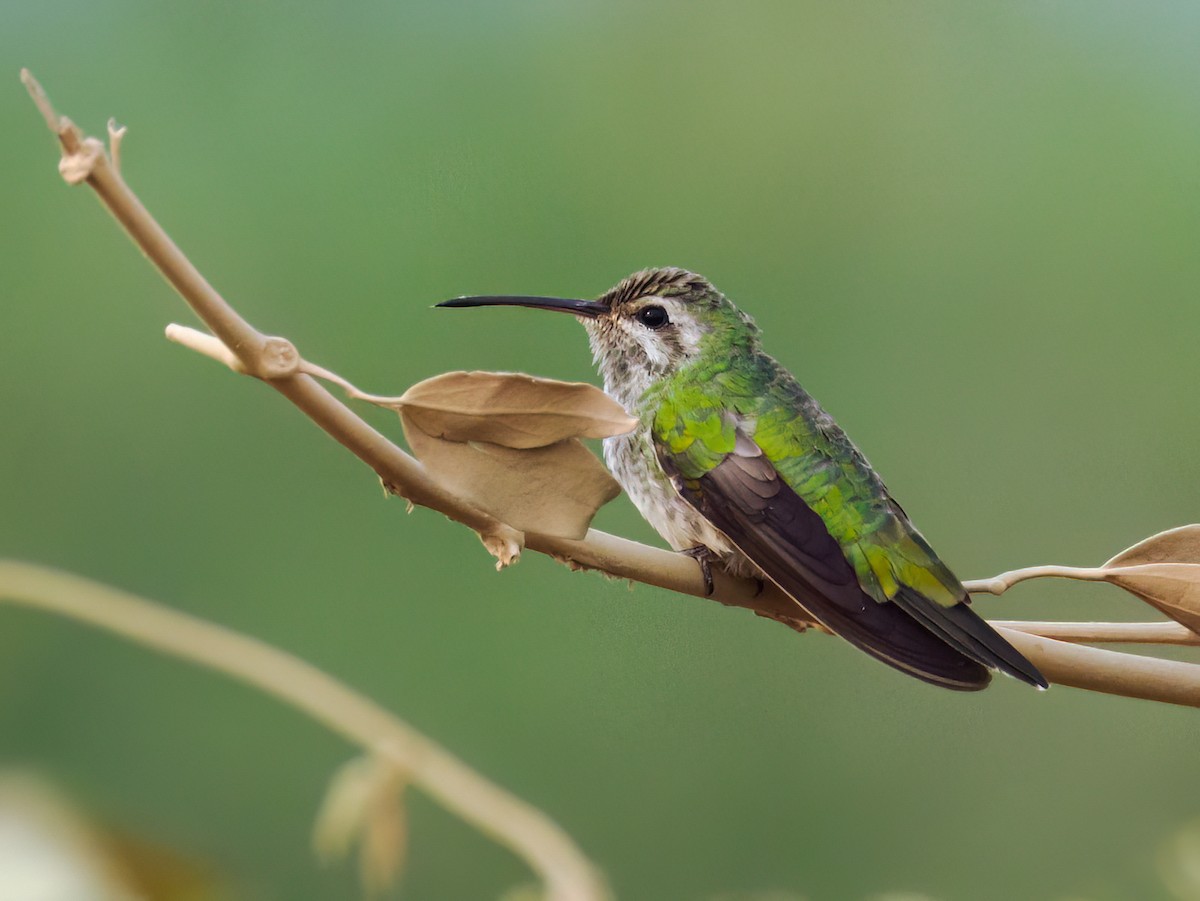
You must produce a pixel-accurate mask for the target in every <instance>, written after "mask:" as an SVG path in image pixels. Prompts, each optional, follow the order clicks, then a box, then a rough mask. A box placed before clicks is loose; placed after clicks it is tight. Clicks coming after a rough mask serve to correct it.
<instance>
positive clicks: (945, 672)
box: [438, 268, 1047, 691]
mask: <svg viewBox="0 0 1200 901" xmlns="http://www.w3.org/2000/svg"><path fill="white" fill-rule="evenodd" d="M438 306H441V307H482V306H519V307H532V308H534V309H539V310H556V311H559V312H564V313H570V314H572V315H574V316H575V317H577V319H578V320H579V321H580V322H581V323H582V324H583V327H584V329H585V330H586V331H587V336H588V342H589V344H590V345H591V349H592V355H593V357H594V358H595V362H596V365H597V367H598V368H599V371H600V374H601V376H602V378H603V380H604V390H605V392H607V393H608V394H609V395H611V396H612V397H613V398H615V399H616V400H617V401H618V402H620V403H621V405H622V406H624V407H625V408H626V409H627V410H628V411H630V412H631V413H632V414H633V415H634V416H635V417H636V418H637V420H638V425H637V427H636V429H634V431H632V432H631V433H629V434H626V435H621V436H618V437H615V438H608V439H606V440H605V441H604V459H605V462H606V463H607V465H608V467H609V469H610V470H611V471H612V473H613V475H614V477H615V478H616V480H617V481H618V482H619V483H620V485H621V487H622V488H623V489H624V490H625V492H626V493H627V494H628V495H629V497H630V499H631V500H632V501H633V503H634V505H635V506H636V507H637V509H638V511H639V512H640V513H641V514H642V516H643V517H645V519H646V520H647V521H648V522H649V523H650V524H651V525H652V526H653V527H654V528H655V530H656V531H657V532H658V533H659V534H660V535H661V536H662V537H663V538H664V539H665V540H666V541H667V543H668V544H670V545H671V547H672V548H674V549H675V550H677V551H681V552H684V553H687V554H690V555H692V556H694V557H695V558H696V559H697V560H698V561H699V563H700V566H701V569H702V572H703V575H704V577H705V584H706V586H707V587H708V590H709V593H710V594H711V593H712V577H711V569H710V566H711V564H713V563H715V564H717V565H718V566H720V567H722V568H724V569H725V570H726V571H728V572H729V573H731V574H733V575H738V576H747V577H753V578H757V579H759V580H765V581H769V582H771V583H774V584H775V585H776V586H778V587H779V588H780V589H781V590H782V591H783V592H784V593H785V594H787V595H788V596H790V597H791V598H792V599H793V600H794V601H796V603H797V604H798V605H800V606H801V607H803V608H804V610H805V611H807V612H808V613H809V614H810V615H811V616H812V617H813V618H814V619H815V620H817V621H818V622H819V623H820V624H821V625H822V626H824V627H825V628H827V629H828V630H829V631H830V632H833V633H834V634H836V635H839V636H841V637H842V638H844V639H846V640H847V641H849V642H850V643H851V644H853V645H855V646H856V647H858V648H860V649H861V650H863V651H865V652H866V653H868V654H870V655H871V656H872V657H875V658H877V659H878V660H881V661H882V662H884V663H886V664H888V665H889V666H892V667H894V668H895V669H897V670H900V671H902V672H904V673H907V674H908V675H910V676H914V677H916V678H918V679H921V680H924V681H926V682H929V683H932V684H934V685H939V686H942V687H945V688H950V689H956V690H960V691H975V690H979V689H982V688H985V687H986V686H987V685H988V683H989V681H990V679H991V671H993V670H997V671H999V672H1003V673H1007V674H1008V675H1010V676H1014V677H1015V678H1017V679H1019V680H1021V681H1023V682H1027V683H1029V684H1030V685H1034V686H1037V687H1039V688H1046V687H1047V683H1046V680H1045V678H1044V677H1043V676H1042V674H1041V673H1040V672H1038V670H1037V668H1036V667H1035V666H1034V665H1033V664H1032V663H1030V662H1029V661H1028V660H1027V659H1025V657H1024V656H1022V655H1021V654H1020V653H1019V652H1018V651H1017V650H1016V649H1015V648H1014V647H1013V646H1012V645H1010V644H1009V643H1008V642H1007V641H1005V640H1004V638H1002V637H1001V636H1000V635H999V634H998V633H997V632H996V631H995V630H994V629H992V628H991V626H989V625H988V624H987V622H985V621H984V620H983V619H982V618H981V617H980V616H979V615H978V614H976V613H975V611H974V610H973V609H972V608H971V606H970V599H969V597H968V595H967V591H966V589H965V588H963V585H962V583H961V582H960V581H959V580H958V578H957V577H956V576H955V575H954V573H953V572H951V570H950V569H949V567H947V566H946V564H945V563H943V562H942V560H941V559H940V558H939V557H938V555H937V554H936V553H935V552H934V550H933V548H932V547H930V545H929V543H928V542H927V541H926V540H925V538H924V537H923V536H922V535H921V533H920V532H919V531H917V528H916V526H914V525H913V523H912V520H910V519H909V517H908V514H906V513H905V512H904V509H903V508H902V507H901V506H900V504H898V503H897V502H896V500H895V499H894V498H893V497H892V496H891V494H890V493H889V492H888V490H887V488H886V487H885V486H884V484H883V481H882V480H881V479H880V477H879V476H878V475H877V474H876V473H875V470H874V469H872V468H871V465H870V464H869V463H868V462H867V459H866V457H864V456H863V454H862V453H861V452H860V451H859V449H858V448H857V447H856V446H855V445H854V444H853V442H851V440H850V439H849V438H848V437H847V435H846V433H845V432H844V431H842V429H841V428H840V427H839V426H838V425H837V423H836V422H834V420H833V417H832V416H830V415H829V414H828V413H826V412H825V411H824V410H823V409H822V408H821V406H820V404H818V403H817V401H816V400H815V399H814V398H813V397H812V396H811V395H810V394H808V392H806V391H805V390H804V389H803V388H802V387H801V386H800V383H799V382H798V381H797V380H796V379H795V377H794V376H793V375H792V374H791V373H790V372H788V370H787V369H785V368H784V367H783V366H782V365H780V364H779V363H778V362H776V360H775V359H774V358H772V357H770V356H768V355H767V354H766V353H765V352H764V351H763V350H762V347H761V342H760V333H759V329H758V327H757V326H756V325H755V324H754V321H753V320H752V319H751V318H750V317H749V316H748V315H746V314H745V313H743V312H741V311H740V310H739V309H738V308H737V307H735V306H734V305H733V303H732V302H731V301H730V300H729V299H728V298H727V297H726V296H725V295H724V294H722V293H721V292H720V291H718V290H717V289H716V288H714V287H713V286H712V284H710V283H709V282H708V280H707V279H705V278H703V277H702V276H699V275H696V274H695V273H693V272H689V271H687V270H685V269H678V268H662V269H646V270H643V271H641V272H636V273H634V274H633V275H631V276H629V277H628V278H625V279H623V280H622V281H621V282H619V283H618V284H617V285H616V286H615V287H613V288H612V289H610V290H609V291H607V292H606V293H604V294H603V295H602V296H601V297H600V298H599V299H597V300H580V299H573V298H564V297H533V296H498V295H485V296H475V297H459V298H456V299H454V300H448V301H445V302H443V303H440V304H438Z"/></svg>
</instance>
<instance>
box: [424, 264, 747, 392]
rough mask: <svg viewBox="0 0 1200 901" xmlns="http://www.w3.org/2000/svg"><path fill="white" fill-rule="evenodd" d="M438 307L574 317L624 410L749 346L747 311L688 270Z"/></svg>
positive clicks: (638, 274) (640, 274)
mask: <svg viewBox="0 0 1200 901" xmlns="http://www.w3.org/2000/svg"><path fill="white" fill-rule="evenodd" d="M438 306H439V307H482V306H520V307H532V308H534V309H539V310H557V311H559V312H563V313H571V314H573V315H575V316H576V317H577V318H578V319H579V321H580V322H582V323H583V327H584V328H585V329H587V333H588V341H589V343H590V344H591V346H592V355H593V356H594V357H595V359H596V363H597V365H598V366H599V368H600V373H601V375H602V376H603V377H604V388H605V390H606V391H607V392H608V393H609V394H611V395H613V396H614V397H616V398H617V399H618V400H620V401H621V402H622V403H623V404H625V405H626V406H627V407H633V406H635V405H636V402H637V400H638V398H640V397H641V396H642V394H643V393H644V392H645V391H646V389H647V388H649V387H650V386H651V385H653V384H654V383H655V382H656V381H658V380H659V379H660V378H662V377H663V376H664V375H667V374H669V373H672V372H676V371H678V370H679V369H680V368H682V367H684V366H687V365H688V364H689V363H691V362H693V361H695V360H697V359H699V358H700V357H701V356H702V355H704V354H715V355H729V354H735V353H738V352H740V351H748V350H752V349H753V347H754V345H755V344H756V343H757V340H758V329H757V328H756V327H755V325H754V322H753V320H751V319H750V317H749V316H746V315H745V314H744V313H742V312H740V311H739V310H738V309H737V308H736V307H734V305H733V304H732V303H730V301H729V300H728V299H727V298H726V297H725V295H724V294H722V293H721V292H720V291H718V290H717V289H716V288H714V287H713V286H712V285H711V284H709V282H708V280H707V279H705V278H703V277H702V276H699V275H696V274H695V273H694V272H688V271H687V270H686V269H676V268H667V269H644V270H642V271H641V272H635V273H634V274H633V275H631V276H629V277H628V278H625V279H622V280H621V281H620V282H618V283H617V284H616V285H615V286H614V287H612V288H610V289H609V290H608V291H606V292H605V293H604V294H603V295H601V296H600V298H599V299H597V300H573V299H568V298H562V297H525V296H511V297H510V296H494V295H493V296H482V297H459V298H456V299H454V300H447V301H445V302H444V303H440V304H438Z"/></svg>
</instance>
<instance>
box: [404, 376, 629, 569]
mask: <svg viewBox="0 0 1200 901" xmlns="http://www.w3.org/2000/svg"><path fill="white" fill-rule="evenodd" d="M392 400H395V403H388V404H386V405H387V406H391V407H392V408H393V409H396V410H398V411H399V413H400V419H401V422H402V423H403V424H404V436H405V438H406V439H407V441H408V444H409V446H410V447H411V448H412V450H413V453H414V454H416V455H417V458H418V459H419V460H420V461H421V463H422V464H424V466H425V468H426V469H427V470H428V471H429V473H430V475H432V476H433V477H434V478H436V479H437V480H438V481H439V482H441V483H442V484H444V485H445V486H446V487H447V488H449V489H450V490H452V491H454V492H455V493H456V494H458V495H460V496H461V497H462V498H464V499H465V500H467V501H469V502H470V503H471V504H473V505H474V506H476V507H478V508H479V509H481V510H483V511H485V512H486V513H489V514H491V515H492V516H494V517H495V518H496V519H499V520H500V521H502V522H504V523H507V524H508V525H510V526H512V527H513V528H514V529H519V530H520V531H523V532H527V531H536V532H540V533H543V534H547V535H555V536H559V537H562V538H582V537H583V536H584V535H585V534H586V533H587V530H588V526H589V525H590V524H591V521H592V517H593V516H594V515H595V513H596V511H597V510H598V509H599V508H600V507H601V506H602V505H604V504H606V503H608V502H609V501H610V500H612V499H613V498H614V497H616V496H617V495H618V494H619V493H620V488H619V487H618V485H617V483H616V482H615V481H613V478H612V476H611V475H609V473H608V470H606V469H605V468H604V466H603V465H602V464H601V463H600V461H599V460H597V459H596V457H595V456H594V455H593V454H592V453H591V452H590V451H589V450H588V449H587V448H586V447H584V446H583V444H582V443H581V442H580V441H579V438H607V437H610V436H613V435H621V434H624V433H625V432H628V431H630V430H631V429H632V428H634V426H636V425H637V420H635V419H633V418H632V417H630V416H629V415H628V414H626V413H625V411H624V410H623V409H621V407H620V405H619V404H618V403H617V402H616V401H614V400H613V399H612V398H611V397H609V396H608V395H607V394H605V393H604V392H603V391H601V390H600V389H598V388H596V387H594V386H592V385H584V384H579V383H571V382H556V381H553V380H551V379H539V378H534V377H533V376H528V375H519V374H514V373H496V372H451V373H447V374H446V375H440V376H437V377H435V378H432V379H427V380H426V381H424V382H421V383H419V384H417V385H414V386H413V387H412V388H410V389H409V390H408V391H406V392H405V393H404V394H403V395H402V396H401V397H399V398H394V399H392ZM484 543H485V544H488V541H487V536H484ZM488 549H489V550H492V547H491V545H490V544H488ZM501 550H502V551H505V553H501V554H496V556H497V559H498V560H499V564H500V566H504V565H506V563H507V562H511V560H506V557H509V558H511V557H513V555H512V554H511V553H507V552H506V549H505V548H501ZM492 552H493V553H494V554H495V553H496V552H495V551H494V550H493V551H492Z"/></svg>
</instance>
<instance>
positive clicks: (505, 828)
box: [0, 560, 610, 901]
mask: <svg viewBox="0 0 1200 901" xmlns="http://www.w3.org/2000/svg"><path fill="white" fill-rule="evenodd" d="M0 601H10V602H13V603H17V604H21V605H24V606H27V607H33V608H36V609H38V610H44V611H47V612H50V613H57V614H59V615H61V616H66V617H68V618H70V619H73V620H76V621H78V622H84V623H88V624H89V625H92V626H96V627H97V628H100V629H104V630H106V631H109V632H114V633H116V634H117V635H121V636H123V637H125V638H128V639H130V640H131V641H135V642H137V643H139V644H142V645H145V646H147V647H150V648H153V649H155V650H157V651H161V652H162V653H165V654H169V655H171V656H173V657H178V658H181V659H184V660H190V661H192V662H193V663H197V664H200V665H201V666H205V667H208V668H209V669H213V670H217V671H218V672H222V673H225V674H226V675H228V676H230V677H232V678H234V679H237V680H238V681H240V682H244V683H246V684H248V685H251V686H253V687H255V688H257V689H259V690H260V691H263V692H265V693H267V694H269V695H271V696H273V697H275V698H277V699H279V700H280V701H283V702H284V703H286V704H288V705H290V706H292V707H295V708H296V709H297V710H299V711H301V712H302V713H305V714H306V715H308V716H309V717H311V718H312V719H315V720H316V721H317V722H319V723H322V724H323V725H325V726H326V727H328V728H329V729H332V730H333V731H334V732H337V733H338V734H339V735H342V736H343V737H345V738H346V739H348V740H350V741H351V742H353V743H355V744H357V745H360V746H361V747H363V748H365V749H367V750H368V751H370V752H371V753H373V754H376V755H378V756H380V757H383V758H385V759H387V760H389V761H391V762H392V763H394V764H395V765H396V766H397V767H399V768H400V769H401V770H403V771H404V773H405V774H406V775H407V777H408V778H409V779H410V780H411V782H412V784H414V785H417V786H420V787H421V788H422V789H424V790H425V791H426V792H428V793H429V794H430V795H431V796H433V797H434V798H436V799H437V800H438V801H439V802H440V803H441V804H442V805H443V806H444V807H446V809H448V810H451V811H453V812H454V813H456V814H458V816H460V817H462V818H463V819H464V820H466V821H467V822H469V823H472V824H473V825H474V826H476V827H477V828H478V829H480V830H481V831H482V832H484V833H486V834H487V835H489V836H490V837H491V838H492V839H494V840H495V841H496V842H498V843H499V844H501V845H504V846H505V847H507V848H508V849H509V850H511V851H512V852H513V853H515V854H517V855H518V856H519V857H521V858H523V859H524V860H525V861H526V862H527V863H528V864H529V865H530V867H531V868H532V869H533V870H534V871H535V872H536V873H537V874H538V876H539V877H540V878H541V879H542V880H543V882H544V883H545V885H546V893H547V897H548V898H552V899H557V901H602V899H607V898H609V897H610V896H609V894H608V890H607V889H606V887H605V886H604V883H603V880H602V879H601V878H600V876H599V874H598V872H597V871H596V870H595V869H594V868H593V867H592V865H591V864H590V863H589V862H588V860H587V858H585V857H584V856H583V854H582V853H581V852H580V851H579V850H578V848H576V846H575V844H574V843H573V842H572V841H571V839H570V838H569V837H568V836H567V834H566V833H565V832H563V830H562V829H561V828H559V826H558V825H557V824H555V823H554V822H552V821H551V820H550V819H549V818H548V817H547V816H546V815H545V814H543V813H542V812H541V811H539V810H537V809H536V808H534V807H532V806H530V805H529V804H527V803H526V802H525V801H522V800H521V799H520V798H518V797H516V796H515V795H513V794H511V793H510V792H507V791H505V790H504V789H502V788H500V787H499V786H497V785H495V784H494V783H492V782H489V781H488V780H487V779H484V778H483V777H482V776H480V775H479V774H478V773H476V772H475V771H474V770H472V769H471V768H470V767H468V766H467V765H466V764H465V763H463V762H462V761H460V760H459V759H458V758H457V757H455V756H454V755H453V754H451V753H450V752H449V751H447V750H446V749H445V748H443V747H441V746H440V745H438V744H436V743H435V742H433V741H431V740H430V739H428V738H426V737H425V736H424V735H422V734H421V733H419V732H417V731H416V730H415V729H413V728H412V727H411V726H409V725H407V724H406V723H404V722H403V721H401V720H400V719H399V718H397V717H396V716H395V715H393V714H392V713H390V712H389V711H387V710H385V709H384V708H383V707H380V706H379V705H378V704H376V703H375V702H373V701H371V700H369V699H367V698H365V697H363V696H362V695H360V694H358V693H357V692H355V691H354V690H353V689H351V688H349V687H348V686H346V685H344V684H343V683H341V682H339V681H337V680H336V679H334V678H332V677H331V676H329V675H327V674H325V673H324V672H322V671H321V670H319V669H317V668H316V667H314V666H313V665H312V664H309V663H306V662H305V661H303V660H301V659H299V658H298V657H294V656H293V655H291V654H288V653H286V652H285V651H281V650H279V649H278V648H274V647H271V646H270V645H268V644H265V643H264V642H261V641H258V640H257V639H254V638H249V637H247V636H245V635H240V634H238V633H237V632H233V631H231V630H229V629H226V628H223V627H221V626H218V625H215V624H213V623H208V622H205V621H204V620H201V619H197V618H196V617H193V616H189V615H188V614H186V613H180V612H178V611H175V610H170V609H168V608H166V607H164V606H162V605H161V604H156V603H154V602H152V601H148V600H145V599H143V598H139V597H137V596H135V595H132V594H129V593H127V592H124V591H119V590H117V589H115V588H109V587H107V586H104V585H100V584H99V583H96V582H92V581H90V580H88V579H83V578H80V577H79V576H75V575H71V574H69V573H64V572H60V571H57V570H53V569H48V568H46V567H41V566H36V565H34V564H30V563H22V562H18V561H11V560H0Z"/></svg>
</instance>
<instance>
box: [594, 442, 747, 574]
mask: <svg viewBox="0 0 1200 901" xmlns="http://www.w3.org/2000/svg"><path fill="white" fill-rule="evenodd" d="M604 462H605V463H607V464H608V468H609V469H610V470H611V471H612V474H613V477H614V478H616V480H617V482H619V483H620V485H621V487H622V488H623V489H624V490H625V493H626V494H628V495H629V499H630V500H632V501H633V505H634V506H635V507H637V509H638V512H639V513H641V514H642V516H643V517H644V518H645V520H646V521H647V522H648V523H650V525H651V526H653V527H654V530H655V531H656V532H658V534H659V535H661V536H662V537H663V538H664V539H666V541H667V543H668V544H669V545H671V547H673V548H674V549H675V550H677V551H686V550H691V549H692V548H696V547H706V548H708V549H709V550H710V551H711V552H712V555H713V558H714V560H715V561H716V562H717V563H719V564H720V565H721V566H723V567H724V568H725V569H727V570H729V571H730V572H731V573H733V574H734V575H740V576H757V575H759V569H758V567H756V566H755V565H754V564H753V563H751V562H750V561H749V560H748V559H746V557H745V556H743V555H742V552H741V551H739V550H738V549H737V548H736V547H734V546H733V543H732V542H730V540H729V539H728V538H726V537H725V535H724V533H722V532H720V531H718V530H717V529H716V528H715V527H714V526H713V525H712V523H710V522H709V521H708V520H707V519H705V518H704V517H703V516H701V515H700V514H699V513H698V512H697V511H696V509H695V508H694V507H693V506H692V505H691V504H689V503H688V502H687V501H685V500H684V499H683V498H681V497H680V496H679V492H677V491H676V490H675V486H674V485H672V484H671V480H670V478H669V477H668V476H667V474H666V473H665V472H663V471H662V467H661V466H659V463H658V457H657V456H656V455H655V453H654V447H653V445H652V444H651V442H650V439H649V437H648V436H647V435H646V433H645V430H644V428H642V427H639V428H638V429H637V430H636V431H634V432H632V433H630V434H629V435H621V436H619V437H617V438H606V439H605V441H604Z"/></svg>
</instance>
